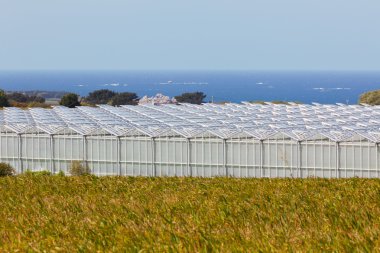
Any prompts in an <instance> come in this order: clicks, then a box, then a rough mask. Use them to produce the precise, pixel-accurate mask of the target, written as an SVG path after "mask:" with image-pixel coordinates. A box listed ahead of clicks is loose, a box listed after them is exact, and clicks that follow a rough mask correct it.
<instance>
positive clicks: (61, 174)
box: [57, 170, 66, 177]
mask: <svg viewBox="0 0 380 253" xmlns="http://www.w3.org/2000/svg"><path fill="white" fill-rule="evenodd" d="M57 176H60V177H64V176H66V175H65V172H63V170H60V171H59V172H58V174H57Z"/></svg>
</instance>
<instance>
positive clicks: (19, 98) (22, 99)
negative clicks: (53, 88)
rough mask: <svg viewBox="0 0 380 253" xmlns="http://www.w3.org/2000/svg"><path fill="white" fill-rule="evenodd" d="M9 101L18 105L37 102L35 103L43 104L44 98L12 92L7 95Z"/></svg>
mask: <svg viewBox="0 0 380 253" xmlns="http://www.w3.org/2000/svg"><path fill="white" fill-rule="evenodd" d="M7 97H8V99H9V100H12V101H15V102H19V103H30V102H37V103H45V98H43V97H40V96H36V95H31V96H29V95H27V94H23V93H21V92H13V93H11V94H8V95H7Z"/></svg>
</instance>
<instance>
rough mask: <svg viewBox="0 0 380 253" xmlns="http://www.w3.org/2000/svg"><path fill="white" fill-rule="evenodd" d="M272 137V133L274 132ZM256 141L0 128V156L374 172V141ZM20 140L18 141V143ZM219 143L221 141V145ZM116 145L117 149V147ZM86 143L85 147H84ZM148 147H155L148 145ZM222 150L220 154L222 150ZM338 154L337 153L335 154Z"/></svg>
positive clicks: (50, 163)
mask: <svg viewBox="0 0 380 253" xmlns="http://www.w3.org/2000/svg"><path fill="white" fill-rule="evenodd" d="M277 137H278V136H277ZM282 137H283V138H277V139H268V140H264V141H263V142H262V145H261V143H260V141H258V140H255V139H253V138H242V139H238V138H237V139H227V140H226V141H225V145H224V141H223V140H222V139H220V138H215V137H203V138H194V139H190V141H189V142H188V140H187V139H186V138H183V137H173V136H171V137H169V136H167V137H157V138H155V139H154V142H153V141H152V139H151V138H150V137H147V136H134V137H133V136H131V137H121V138H120V143H119V142H118V139H117V138H116V137H114V136H109V135H103V136H87V137H86V141H85V139H84V138H83V136H80V135H72V134H71V135H54V136H53V141H52V142H51V139H50V135H47V134H41V133H40V134H23V135H21V143H20V142H19V138H18V135H17V134H14V133H9V132H8V133H2V134H0V148H1V149H0V161H1V162H6V163H9V164H11V165H12V166H13V167H15V168H16V170H17V172H18V173H21V172H23V171H26V170H32V171H41V170H48V171H52V172H53V173H58V172H59V171H63V172H65V173H68V170H69V167H70V164H71V162H72V161H77V160H78V161H83V160H85V161H86V163H87V164H88V166H89V167H90V169H91V171H92V173H93V174H95V175H128V176H201V177H214V176H227V175H228V176H233V177H313V176H316V177H355V176H357V177H379V171H378V170H379V166H378V164H379V157H378V147H377V145H375V144H374V143H371V142H368V141H367V140H365V139H363V138H358V137H355V138H352V139H351V140H349V141H346V142H341V143H340V144H339V146H337V145H336V143H335V142H332V141H330V140H328V139H326V138H325V139H322V138H321V139H317V140H309V141H305V142H301V143H300V146H298V143H297V142H296V141H294V140H292V139H290V138H288V137H286V136H285V135H284V136H282ZM19 145H20V146H19ZM224 147H225V148H226V149H225V150H224ZM119 148H120V149H119ZM84 150H86V152H85V151H84ZM153 151H154V152H153ZM224 154H226V157H224ZM338 158H339V160H338Z"/></svg>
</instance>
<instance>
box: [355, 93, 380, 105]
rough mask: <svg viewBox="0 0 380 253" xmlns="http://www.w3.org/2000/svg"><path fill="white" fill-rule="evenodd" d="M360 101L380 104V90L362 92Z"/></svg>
mask: <svg viewBox="0 0 380 253" xmlns="http://www.w3.org/2000/svg"><path fill="white" fill-rule="evenodd" d="M359 103H364V104H369V105H380V90H374V91H369V92H366V93H363V94H361V95H360V98H359Z"/></svg>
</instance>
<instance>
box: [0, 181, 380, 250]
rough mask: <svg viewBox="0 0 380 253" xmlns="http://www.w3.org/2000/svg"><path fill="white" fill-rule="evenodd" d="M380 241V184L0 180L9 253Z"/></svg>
mask: <svg viewBox="0 0 380 253" xmlns="http://www.w3.org/2000/svg"><path fill="white" fill-rule="evenodd" d="M379 237H380V181H379V180H369V179H347V180H327V179H326V180H324V179H304V180H300V179H272V180H269V179H231V178H214V179H205V178H203V179H202V178H125V177H102V178H97V177H90V176H87V177H62V176H33V175H29V176H17V177H5V178H1V179H0V238H1V239H0V241H1V243H0V252H7V251H8V252H14V251H16V250H19V251H21V252H25V251H32V252H34V251H37V252H38V251H40V252H43V251H46V252H60V251H62V252H78V251H79V252H95V251H101V252H103V251H108V252H120V251H127V252H130V251H135V252H138V251H140V250H146V252H152V251H153V252H163V251H165V252H167V251H181V252H194V251H198V252H199V251H201V252H206V251H222V252H231V251H235V252H247V251H248V252H252V251H254V252H255V251H264V252H268V251H302V252H304V251H345V252H352V251H361V252H370V251H379V250H380V239H379ZM143 252H144V251H143Z"/></svg>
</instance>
